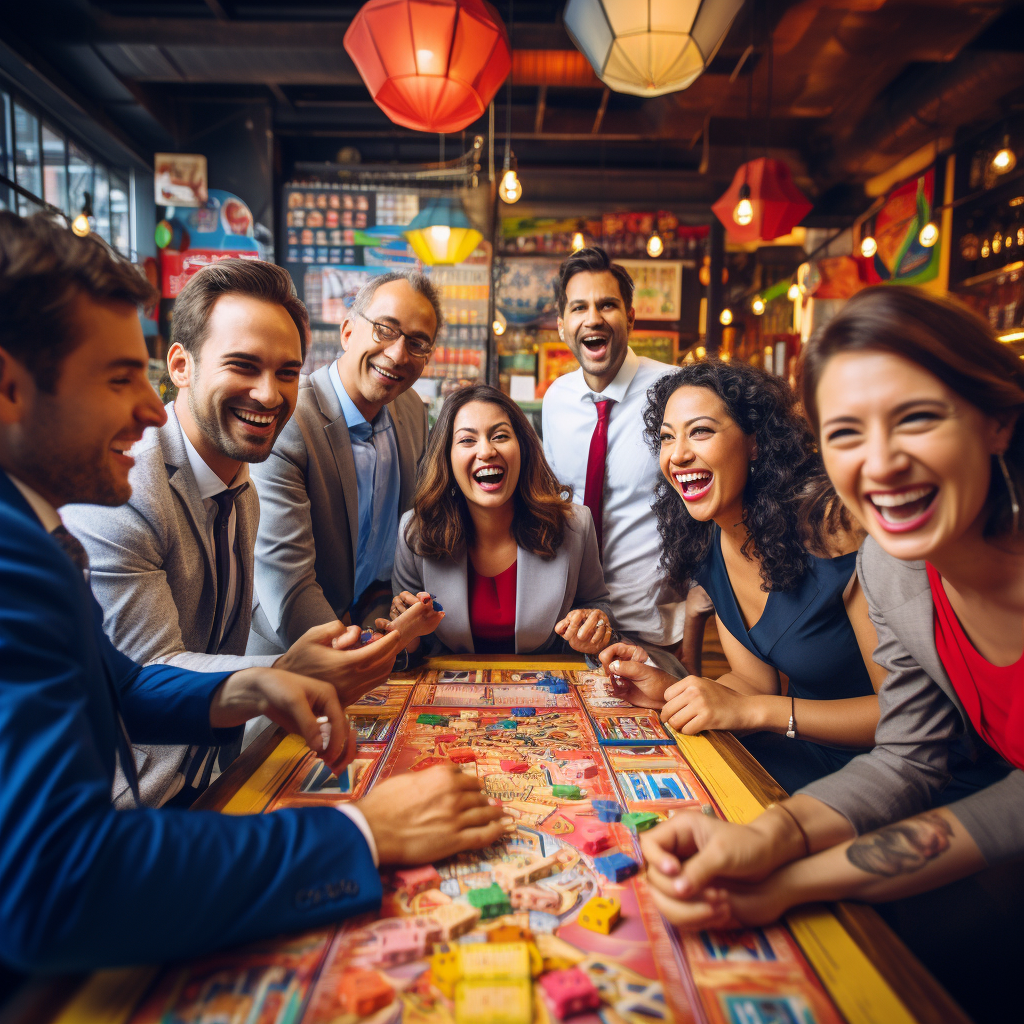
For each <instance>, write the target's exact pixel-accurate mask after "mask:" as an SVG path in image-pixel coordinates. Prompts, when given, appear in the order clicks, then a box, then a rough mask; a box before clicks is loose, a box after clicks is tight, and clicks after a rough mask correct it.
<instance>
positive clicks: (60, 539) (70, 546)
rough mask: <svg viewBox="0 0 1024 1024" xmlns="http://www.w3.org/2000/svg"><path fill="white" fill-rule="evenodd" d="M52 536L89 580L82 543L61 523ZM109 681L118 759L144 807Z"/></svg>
mask: <svg viewBox="0 0 1024 1024" xmlns="http://www.w3.org/2000/svg"><path fill="white" fill-rule="evenodd" d="M50 536H51V537H52V538H53V539H54V540H55V541H56V542H57V543H58V544H59V545H60V547H61V550H62V551H63V552H64V554H66V555H67V556H68V558H70V559H71V561H72V562H74V564H75V568H76V569H78V570H79V571H80V572H81V573H82V575H83V576H84V577H85V579H86V583H88V580H89V553H88V552H87V551H86V550H85V548H84V547H83V545H82V542H81V541H80V540H79V539H78V538H77V537H76V536H75V535H74V534H73V533H71V531H70V530H68V528H67V527H66V526H65V525H64V524H63V523H61V525H60V526H58V527H57V529H55V530H54V531H53V532H52V533H51V534H50ZM103 675H104V678H105V679H106V680H107V690H108V691H109V693H110V700H111V702H112V703H113V705H114V714H115V715H116V716H117V731H116V736H115V742H116V744H117V759H118V761H120V762H121V771H123V772H124V777H125V778H126V779H127V780H128V787H129V789H131V791H132V796H133V797H134V798H135V806H136V807H141V806H142V799H141V798H140V796H139V774H138V772H137V771H136V769H135V758H134V757H133V756H132V741H131V739H130V737H129V736H128V730H127V728H126V727H125V724H124V719H123V718H122V717H121V702H120V700H119V699H118V695H117V690H116V689H115V688H114V684H113V681H112V680H111V678H110V674H109V673H108V672H104V673H103Z"/></svg>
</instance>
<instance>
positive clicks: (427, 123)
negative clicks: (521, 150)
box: [345, 0, 512, 132]
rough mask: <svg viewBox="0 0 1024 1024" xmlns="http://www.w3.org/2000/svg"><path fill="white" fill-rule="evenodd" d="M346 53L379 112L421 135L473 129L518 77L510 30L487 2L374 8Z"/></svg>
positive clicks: (359, 20) (389, 0)
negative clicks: (510, 76)
mask: <svg viewBox="0 0 1024 1024" xmlns="http://www.w3.org/2000/svg"><path fill="white" fill-rule="evenodd" d="M345 50H346V51H347V52H348V55H349V56H350V57H351V58H352V61H353V63H354V64H355V66H356V69H357V70H358V71H359V74H360V76H361V77H362V79H363V82H364V83H365V84H366V87H367V89H369V90H370V95H371V96H372V97H373V99H374V102H375V103H376V104H377V106H378V107H380V108H381V110H383V111H384V113H385V114H387V115H388V117H389V118H391V120H392V121H394V122H395V124H400V125H403V126H404V127H406V128H415V129H416V130H417V131H421V132H457V131H461V130H462V129H463V128H465V127H466V126H467V125H470V124H472V123H473V122H474V121H475V120H476V119H477V118H478V117H480V116H481V115H482V114H483V113H484V112H485V111H486V110H487V104H488V103H490V102H491V100H492V99H493V98H494V94H495V93H496V92H497V91H498V87H499V86H500V85H501V83H502V82H503V81H504V80H505V76H506V75H508V73H509V71H510V70H511V69H512V52H511V50H510V48H509V44H508V34H507V33H506V32H505V26H504V24H503V23H502V20H501V18H500V17H499V16H498V12H497V11H496V10H495V9H494V8H493V7H492V6H491V5H490V4H489V3H487V2H486V0H368V3H366V4H364V5H363V7H362V8H361V9H360V11H359V13H358V14H356V16H355V18H353V19H352V24H351V25H349V27H348V31H347V32H346V33H345Z"/></svg>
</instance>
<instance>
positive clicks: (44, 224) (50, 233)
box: [0, 211, 156, 393]
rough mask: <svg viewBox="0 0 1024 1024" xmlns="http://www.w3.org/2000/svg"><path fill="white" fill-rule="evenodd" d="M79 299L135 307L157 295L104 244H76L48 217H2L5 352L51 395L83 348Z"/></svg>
mask: <svg viewBox="0 0 1024 1024" xmlns="http://www.w3.org/2000/svg"><path fill="white" fill-rule="evenodd" d="M80 295H84V296H86V297H87V298H89V299H93V300H95V301H97V302H125V303H131V304H132V305H133V306H135V305H139V304H140V303H148V302H153V301H154V300H155V299H156V291H155V290H154V288H153V287H152V285H150V283H149V282H148V281H147V280H146V278H145V277H144V276H143V275H142V273H141V272H140V271H139V268H138V267H136V266H135V265H134V264H132V263H129V262H128V261H127V260H126V259H125V258H124V257H123V256H120V255H118V254H117V253H116V252H114V251H113V250H112V249H110V247H109V246H107V245H106V244H105V243H104V242H103V241H102V240H101V239H100V238H98V237H97V236H95V235H88V236H86V237H85V238H79V237H78V236H77V235H76V234H74V233H73V232H71V231H69V230H68V229H67V228H64V227H61V226H60V225H58V224H57V223H55V222H54V221H53V220H51V219H50V218H49V217H47V216H46V215H45V214H42V213H37V214H34V215H33V216H31V217H27V218H26V217H19V216H18V215H17V214H14V213H10V212H8V211H0V347H2V348H4V349H5V350H6V351H7V352H9V353H10V354H11V355H12V356H13V357H14V358H15V359H17V360H18V361H19V362H20V363H22V364H23V365H24V366H25V367H26V368H27V369H28V371H29V373H31V374H32V377H33V379H34V380H35V383H36V387H38V388H39V389H40V391H45V392H49V393H52V392H53V391H54V389H55V388H56V386H57V381H58V380H59V379H60V369H61V365H62V363H63V362H64V360H65V359H66V358H67V356H68V355H69V354H70V353H71V352H72V350H73V349H75V348H76V347H77V346H78V343H79V340H80V339H79V337H78V333H77V331H76V324H75V322H74V319H73V317H72V316H71V308H72V306H73V305H74V304H75V301H76V300H77V299H78V297H79V296H80Z"/></svg>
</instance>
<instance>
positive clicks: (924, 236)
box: [917, 221, 939, 249]
mask: <svg viewBox="0 0 1024 1024" xmlns="http://www.w3.org/2000/svg"><path fill="white" fill-rule="evenodd" d="M917 240H918V241H919V242H920V243H921V244H922V245H923V246H924V247H925V248H926V249H930V248H931V247H932V246H933V245H934V244H935V243H936V242H937V241H938V240H939V229H938V227H937V225H936V224H935V223H934V222H933V221H929V222H928V223H927V224H925V226H924V227H923V228H921V231H920V234H918V236H917Z"/></svg>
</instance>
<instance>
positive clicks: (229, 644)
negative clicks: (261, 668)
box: [221, 480, 260, 651]
mask: <svg viewBox="0 0 1024 1024" xmlns="http://www.w3.org/2000/svg"><path fill="white" fill-rule="evenodd" d="M259 522H260V500H259V496H258V495H257V493H256V486H255V484H253V483H252V481H251V480H250V481H249V486H248V487H247V488H246V489H245V490H244V491H243V492H242V493H241V494H240V495H239V496H238V497H237V498H236V499H235V546H236V547H237V548H238V571H239V573H240V574H241V578H240V579H239V584H240V586H241V588H242V593H241V597H240V601H239V604H238V614H237V615H236V616H235V621H234V622H233V623H232V625H231V631H230V632H229V633H228V635H227V636H225V637H224V639H223V641H222V643H221V647H222V648H223V649H225V650H228V651H233V650H238V651H244V650H245V645H246V641H247V639H248V636H249V614H248V612H249V610H250V609H251V608H252V603H253V597H252V587H253V551H254V549H255V547H256V530H257V528H258V527H259ZM243 627H244V630H243ZM240 632H242V633H243V635H242V636H238V635H237V634H238V633H240Z"/></svg>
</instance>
